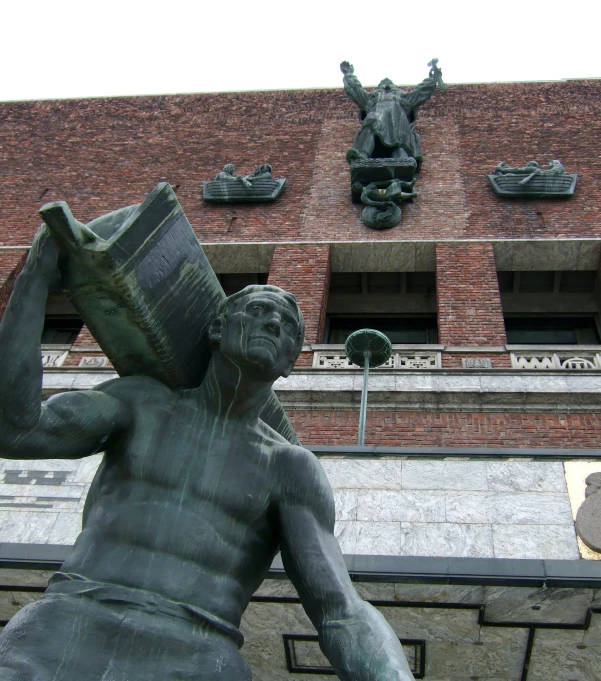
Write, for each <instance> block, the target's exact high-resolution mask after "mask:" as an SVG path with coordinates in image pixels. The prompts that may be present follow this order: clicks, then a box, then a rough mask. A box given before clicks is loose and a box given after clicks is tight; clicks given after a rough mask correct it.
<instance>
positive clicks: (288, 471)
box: [276, 443, 328, 489]
mask: <svg viewBox="0 0 601 681" xmlns="http://www.w3.org/2000/svg"><path fill="white" fill-rule="evenodd" d="M276 461H277V470H278V474H279V476H280V479H282V480H283V481H290V482H292V483H293V484H295V485H297V486H299V487H306V486H309V487H310V488H311V489H315V488H316V487H320V486H321V485H323V484H325V485H327V484H328V482H327V477H326V474H325V471H324V470H323V468H322V466H321V464H320V463H319V459H318V458H317V457H316V456H315V454H313V452H312V451H310V450H309V449H305V447H301V446H299V445H292V444H290V443H286V445H282V446H280V447H279V448H278V451H277V452H276Z"/></svg>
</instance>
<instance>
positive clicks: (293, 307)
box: [209, 285, 305, 380]
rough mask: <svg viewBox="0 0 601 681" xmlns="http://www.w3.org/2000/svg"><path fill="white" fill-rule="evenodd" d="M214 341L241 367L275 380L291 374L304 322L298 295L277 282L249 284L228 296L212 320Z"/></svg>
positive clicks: (298, 350) (301, 339) (301, 337)
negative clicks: (263, 284)
mask: <svg viewBox="0 0 601 681" xmlns="http://www.w3.org/2000/svg"><path fill="white" fill-rule="evenodd" d="M209 335H210V339H211V343H212V344H213V346H214V347H216V348H218V349H219V352H221V354H222V355H224V356H225V357H227V358H228V359H230V360H231V361H232V362H233V363H234V364H236V365H238V366H239V367H240V368H244V367H246V368H247V369H252V370H257V369H258V370H259V371H260V372H261V376H264V377H265V378H267V379H268V380H275V379H276V378H279V377H280V376H288V375H289V374H290V372H291V371H292V367H293V366H294V362H295V361H296V358H297V357H298V354H299V352H300V350H301V348H302V345H303V340H304V337H305V322H304V319H303V315H302V312H301V311H300V308H299V306H298V303H297V302H296V298H295V297H294V296H293V295H292V294H291V293H287V292H286V291H283V290H282V289H281V288H278V287H277V286H257V285H254V286H247V287H246V288H244V289H242V291H238V293H234V295H232V296H230V297H229V298H226V299H225V300H224V301H223V302H222V303H221V304H220V305H219V307H218V308H217V312H216V314H215V318H214V320H213V322H212V323H211V326H210V330H209Z"/></svg>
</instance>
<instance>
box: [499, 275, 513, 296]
mask: <svg viewBox="0 0 601 681" xmlns="http://www.w3.org/2000/svg"><path fill="white" fill-rule="evenodd" d="M497 278H498V280H499V291H500V292H501V293H513V272H497Z"/></svg>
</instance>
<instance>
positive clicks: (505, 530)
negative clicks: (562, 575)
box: [0, 455, 588, 559]
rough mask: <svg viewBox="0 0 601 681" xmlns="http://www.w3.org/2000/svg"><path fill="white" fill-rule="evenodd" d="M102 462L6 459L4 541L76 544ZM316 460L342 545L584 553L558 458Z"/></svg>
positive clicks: (388, 550) (0, 469) (442, 551)
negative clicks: (326, 482) (325, 481)
mask: <svg viewBox="0 0 601 681" xmlns="http://www.w3.org/2000/svg"><path fill="white" fill-rule="evenodd" d="M100 460H101V455H96V456H93V457H88V458H86V459H81V460H62V459H57V460H46V461H35V462H32V461H8V460H0V541H5V542H27V543H50V544H72V543H73V542H74V541H75V538H76V537H77V534H78V533H79V531H80V529H81V512H82V510H83V505H84V503H85V497H86V494H87V490H88V488H89V484H90V482H91V481H92V478H93V476H94V474H95V472H96V469H97V467H98V465H99V463H100ZM320 461H321V463H322V465H323V467H324V469H325V471H326V474H327V476H328V478H329V480H330V483H331V485H332V488H333V491H334V500H335V504H336V519H337V525H336V535H337V537H338V538H339V541H340V544H341V547H342V550H343V552H345V553H351V554H352V553H356V554H378V555H416V556H461V557H470V556H471V557H497V558H540V559H542V558H565V559H572V558H578V557H579V552H578V544H577V541H576V537H575V533H574V527H573V506H570V500H569V497H568V491H567V488H566V482H565V476H564V468H563V464H562V463H559V462H523V461H456V460H445V461H429V460H414V459H406V460H401V459H392V458H391V459H342V458H334V457H330V458H327V457H322V458H321V459H320ZM587 470H588V469H587Z"/></svg>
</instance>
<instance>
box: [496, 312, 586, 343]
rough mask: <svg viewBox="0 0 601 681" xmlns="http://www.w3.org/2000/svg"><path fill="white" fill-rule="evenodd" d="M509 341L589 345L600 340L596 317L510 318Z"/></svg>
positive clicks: (508, 318) (507, 325)
mask: <svg viewBox="0 0 601 681" xmlns="http://www.w3.org/2000/svg"><path fill="white" fill-rule="evenodd" d="M505 330H506V332H507V342H508V343H511V344H518V345H519V344H523V345H530V344H531V345H588V344H596V343H599V332H598V330H597V326H596V324H595V320H594V319H593V318H592V317H507V318H506V319H505Z"/></svg>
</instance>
